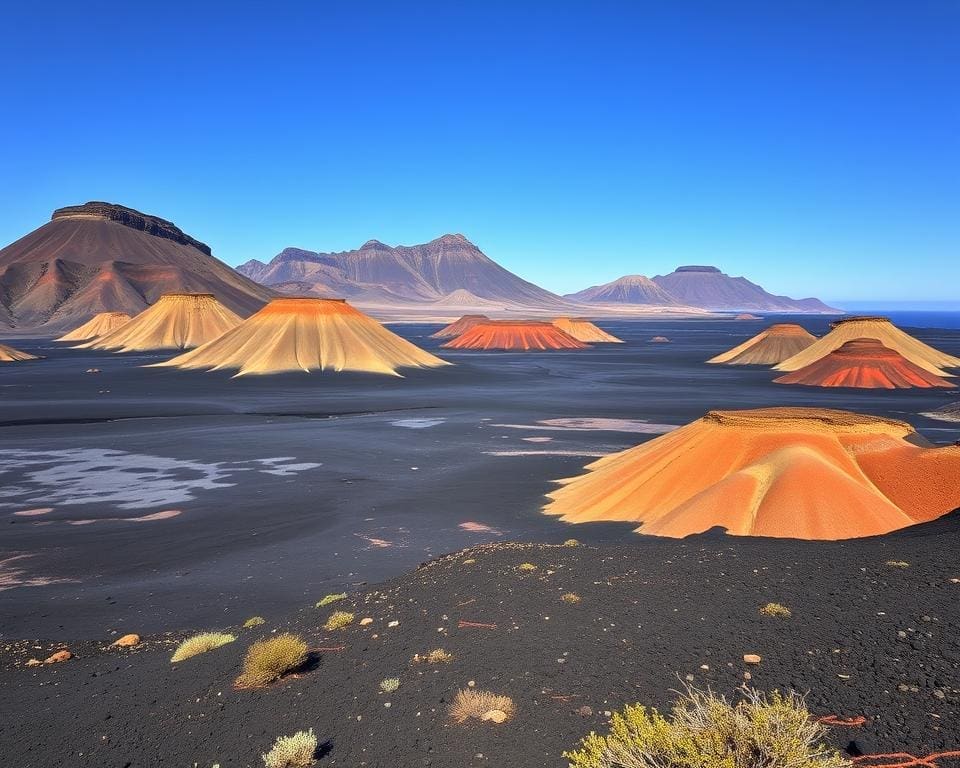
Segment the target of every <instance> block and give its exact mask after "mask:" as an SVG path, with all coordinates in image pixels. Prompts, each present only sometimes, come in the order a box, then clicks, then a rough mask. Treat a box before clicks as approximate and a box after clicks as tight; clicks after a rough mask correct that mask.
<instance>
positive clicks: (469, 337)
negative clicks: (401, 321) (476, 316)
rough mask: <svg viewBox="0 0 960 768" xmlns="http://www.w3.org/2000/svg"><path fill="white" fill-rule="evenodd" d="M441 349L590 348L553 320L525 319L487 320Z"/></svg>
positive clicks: (533, 350)
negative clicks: (552, 321)
mask: <svg viewBox="0 0 960 768" xmlns="http://www.w3.org/2000/svg"><path fill="white" fill-rule="evenodd" d="M443 348H444V349H479V350H499V351H507V352H545V351H548V350H560V349H589V348H590V347H589V345H588V344H584V343H583V342H582V341H577V340H576V339H575V338H573V336H571V335H570V334H568V333H565V332H564V331H561V330H560V329H559V328H557V327H556V326H555V325H553V324H552V323H544V322H539V321H528V320H522V321H521V320H488V321H486V322H483V323H478V324H476V325H474V326H473V327H472V328H470V329H469V330H467V331H466V332H464V333H463V334H461V335H460V336H458V337H457V338H455V339H453V340H452V341H448V342H447V343H446V344H444V345H443Z"/></svg>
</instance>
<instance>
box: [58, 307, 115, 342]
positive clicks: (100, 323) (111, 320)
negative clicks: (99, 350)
mask: <svg viewBox="0 0 960 768" xmlns="http://www.w3.org/2000/svg"><path fill="white" fill-rule="evenodd" d="M131 319H132V318H131V317H130V315H128V314H127V313H126V312H100V313H99V314H96V315H94V316H93V317H91V318H90V319H89V320H87V322H85V323H84V324H83V325H81V326H79V327H77V328H74V329H73V330H72V331H70V333H65V334H64V335H63V336H61V337H60V338H59V339H56V341H88V340H90V339H95V338H97V336H105V335H106V334H108V333H110V332H111V331H115V330H116V329H117V328H119V327H120V326H121V325H126V324H127V323H128V322H130V320H131Z"/></svg>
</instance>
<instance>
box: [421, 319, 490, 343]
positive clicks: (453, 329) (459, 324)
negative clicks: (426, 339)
mask: <svg viewBox="0 0 960 768" xmlns="http://www.w3.org/2000/svg"><path fill="white" fill-rule="evenodd" d="M489 319H490V318H489V317H487V316H486V315H464V316H463V317H461V318H460V319H459V320H455V321H454V322H452V323H450V325H448V326H446V327H444V328H441V329H440V330H439V331H437V332H436V333H435V334H433V335H432V336H431V337H430V338H431V339H453V338H456V337H457V336H459V335H460V334H461V333H463V332H464V331H469V330H470V329H471V328H473V326H475V325H476V324H477V323H485V322H487V321H488V320H489Z"/></svg>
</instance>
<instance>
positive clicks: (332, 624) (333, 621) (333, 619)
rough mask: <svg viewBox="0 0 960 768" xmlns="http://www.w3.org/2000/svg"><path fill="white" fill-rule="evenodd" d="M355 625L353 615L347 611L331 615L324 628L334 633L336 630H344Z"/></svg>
mask: <svg viewBox="0 0 960 768" xmlns="http://www.w3.org/2000/svg"><path fill="white" fill-rule="evenodd" d="M352 623H353V614H352V613H349V612H347V611H334V612H333V613H331V614H330V618H329V619H327V623H326V624H324V625H323V628H324V629H326V630H327V631H329V632H332V631H333V630H335V629H343V628H344V627H346V626H348V625H350V624H352Z"/></svg>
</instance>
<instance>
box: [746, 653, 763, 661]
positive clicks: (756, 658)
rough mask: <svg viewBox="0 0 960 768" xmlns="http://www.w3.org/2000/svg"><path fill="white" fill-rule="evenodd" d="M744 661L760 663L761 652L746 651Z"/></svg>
mask: <svg viewBox="0 0 960 768" xmlns="http://www.w3.org/2000/svg"><path fill="white" fill-rule="evenodd" d="M743 661H744V663H745V664H759V663H760V661H761V659H760V656H759V654H756V653H745V654H743Z"/></svg>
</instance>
